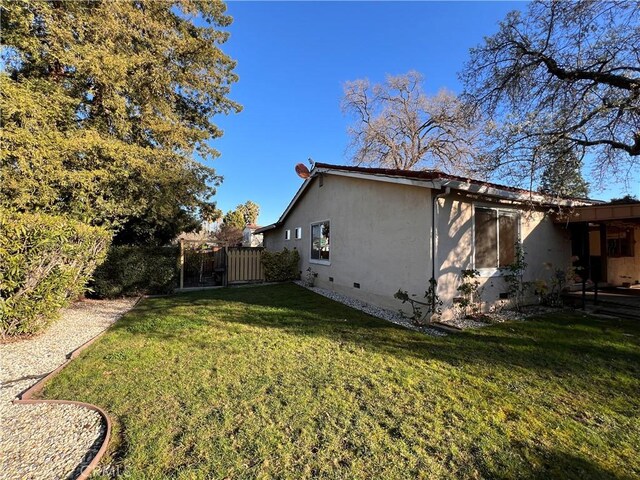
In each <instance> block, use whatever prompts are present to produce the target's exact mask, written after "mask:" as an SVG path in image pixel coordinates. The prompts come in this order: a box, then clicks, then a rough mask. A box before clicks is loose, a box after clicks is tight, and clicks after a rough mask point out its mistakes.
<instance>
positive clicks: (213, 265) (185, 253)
mask: <svg viewBox="0 0 640 480" xmlns="http://www.w3.org/2000/svg"><path fill="white" fill-rule="evenodd" d="M262 251H263V248H256V247H221V246H218V245H215V244H214V243H211V242H203V241H184V240H182V241H181V242H180V284H179V288H180V289H183V288H194V287H195V288H202V287H214V286H223V285H231V284H234V283H253V282H264V280H265V279H264V268H263V267H262Z"/></svg>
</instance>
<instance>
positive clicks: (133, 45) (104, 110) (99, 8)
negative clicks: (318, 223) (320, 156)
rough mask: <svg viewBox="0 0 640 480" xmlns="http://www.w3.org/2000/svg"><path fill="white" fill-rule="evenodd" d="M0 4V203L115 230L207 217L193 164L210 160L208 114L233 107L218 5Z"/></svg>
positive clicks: (206, 193) (205, 170)
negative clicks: (0, 68)
mask: <svg viewBox="0 0 640 480" xmlns="http://www.w3.org/2000/svg"><path fill="white" fill-rule="evenodd" d="M1 8H2V11H1V17H2V25H1V27H2V44H3V46H4V49H3V57H4V58H3V64H4V68H3V71H2V72H1V73H0V82H1V83H0V86H1V94H0V102H1V104H0V107H1V108H2V147H1V152H0V153H1V157H0V175H1V177H2V187H1V189H0V204H2V205H4V206H9V207H12V208H16V209H19V210H41V211H46V212H52V213H63V214H68V215H71V216H74V217H76V218H79V219H82V220H85V221H87V222H90V223H92V224H96V225H107V226H110V227H114V228H116V229H117V228H118V227H119V226H121V225H123V224H131V222H133V223H135V222H136V219H138V220H139V221H140V222H139V224H140V225H142V224H144V223H145V222H152V223H153V222H158V221H160V222H162V221H165V222H171V221H172V218H184V219H185V221H186V222H187V223H188V222H189V221H190V216H191V215H192V214H195V213H203V214H204V215H205V216H206V215H207V214H208V213H209V212H210V211H212V210H213V209H214V205H213V203H212V195H213V194H214V192H215V185H216V184H218V183H219V181H220V178H219V177H218V176H217V175H216V174H215V171H214V170H213V169H211V168H209V167H206V166H205V165H203V164H202V163H199V162H198V161H196V160H195V159H201V160H209V159H212V158H214V157H216V156H217V154H218V153H217V152H216V150H215V149H214V148H212V147H211V145H210V141H211V140H212V139H215V138H217V137H219V136H220V135H221V134H222V132H221V131H220V130H219V129H218V128H217V127H216V125H215V124H214V123H213V117H214V116H215V115H216V114H220V113H229V112H238V111H239V110H240V106H239V105H238V104H237V103H235V102H233V101H232V100H230V99H229V98H228V95H229V92H230V86H231V85H232V84H233V83H234V82H235V81H236V80H237V77H236V74H235V73H234V71H233V69H234V67H235V62H234V61H233V60H232V59H231V58H230V57H229V56H227V55H226V54H225V53H224V52H223V51H222V50H221V49H220V46H221V45H222V44H223V43H224V42H225V41H226V40H227V37H228V33H227V32H226V31H225V28H226V27H228V26H229V25H230V23H231V18H230V17H229V16H227V15H226V14H225V10H226V7H225V5H224V3H222V2H221V1H198V0H183V1H161V2H160V1H144V0H139V1H118V2H112V1H101V0H93V1H58V0H53V1H45V0H26V1H21V2H17V1H15V2H3V4H2V7H1ZM177 209H178V210H179V211H180V212H182V213H188V214H189V215H187V216H185V215H182V214H180V212H177ZM165 227H166V225H164V226H162V225H161V226H160V228H165Z"/></svg>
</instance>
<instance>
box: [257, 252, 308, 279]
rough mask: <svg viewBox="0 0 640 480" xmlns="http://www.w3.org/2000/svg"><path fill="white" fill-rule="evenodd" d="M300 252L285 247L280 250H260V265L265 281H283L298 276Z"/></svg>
mask: <svg viewBox="0 0 640 480" xmlns="http://www.w3.org/2000/svg"><path fill="white" fill-rule="evenodd" d="M299 263H300V254H299V253H298V251H297V250H289V249H287V248H285V249H284V250H282V251H281V252H269V251H267V250H265V251H263V252H262V265H263V266H264V276H265V280H266V281H267V282H285V281H287V280H297V279H298V278H300V270H299V268H298V264H299Z"/></svg>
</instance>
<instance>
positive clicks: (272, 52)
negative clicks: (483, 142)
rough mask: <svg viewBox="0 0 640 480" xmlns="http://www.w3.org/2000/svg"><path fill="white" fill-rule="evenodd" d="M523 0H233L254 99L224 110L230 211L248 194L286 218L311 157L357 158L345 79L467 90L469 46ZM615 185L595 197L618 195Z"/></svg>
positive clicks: (244, 82)
mask: <svg viewBox="0 0 640 480" xmlns="http://www.w3.org/2000/svg"><path fill="white" fill-rule="evenodd" d="M525 8H526V4H525V3H522V2H259V3H258V2H229V3H228V11H229V14H230V15H232V16H233V17H234V23H233V25H232V26H231V27H230V29H229V31H230V32H231V38H230V39H229V41H228V42H227V43H226V44H225V45H224V46H223V50H224V51H225V52H226V53H227V54H229V55H231V57H233V58H234V59H235V60H237V62H238V66H237V69H236V72H237V73H238V75H239V76H240V80H239V82H238V83H237V84H236V85H234V87H233V89H232V94H231V97H232V98H233V99H234V100H236V101H238V102H240V103H241V104H242V105H243V106H244V110H243V111H242V112H241V113H240V114H238V115H233V116H228V117H224V116H218V117H216V119H215V123H216V124H217V125H218V126H219V127H221V128H222V129H223V130H224V131H225V134H224V136H223V137H222V138H221V139H218V140H216V141H215V142H214V143H213V145H214V146H215V148H217V149H218V150H219V151H220V152H221V156H220V157H219V158H218V159H216V160H214V161H213V162H211V165H212V166H214V167H215V168H216V170H217V173H218V174H220V175H222V176H224V182H223V184H222V185H221V186H220V188H219V189H218V193H217V194H216V201H217V203H218V207H219V208H221V209H222V210H223V211H227V210H229V209H231V208H234V207H235V206H236V205H237V204H239V203H244V202H245V201H246V200H253V201H254V202H256V203H258V204H259V205H260V207H261V213H260V217H259V222H260V223H261V224H262V225H266V224H269V223H272V222H274V221H276V220H277V218H278V216H279V215H280V214H281V213H282V211H283V210H284V208H285V207H286V205H287V204H288V203H289V201H290V199H291V197H292V196H293V195H294V193H295V192H296V190H297V189H298V187H299V186H300V183H301V182H302V180H301V179H299V178H298V177H297V176H296V174H295V172H294V166H295V164H296V163H298V162H305V163H306V161H307V159H308V158H309V157H311V158H313V159H314V160H316V161H319V162H326V163H337V164H342V163H349V158H348V156H347V155H346V153H345V149H346V147H347V144H348V137H347V133H346V130H347V126H348V124H349V119H348V118H345V117H344V116H343V115H342V113H341V111H340V100H341V97H342V84H343V83H344V82H345V81H347V80H355V79H358V78H364V77H367V78H369V79H370V80H371V81H373V82H378V81H381V80H383V79H384V77H385V75H386V74H399V73H405V72H407V71H409V70H412V69H413V70H417V71H419V72H421V73H422V74H423V75H424V76H425V89H426V90H427V92H430V93H435V92H437V91H438V90H439V89H440V88H443V87H446V88H448V89H450V90H453V91H454V92H459V91H460V89H461V85H460V83H459V82H458V79H457V72H459V71H460V70H461V69H462V67H463V65H464V63H465V61H466V60H467V58H468V52H469V48H471V47H473V46H475V45H477V44H478V43H480V42H481V41H482V38H483V36H486V35H491V34H493V33H494V32H495V31H496V30H497V28H498V22H499V21H500V20H501V19H503V18H504V16H505V15H506V13H507V12H509V11H510V10H514V9H525ZM622 193H623V192H621V191H619V190H617V189H611V190H608V191H606V192H602V193H600V192H598V193H595V194H594V196H596V197H600V198H609V197H610V196H612V195H614V196H615V195H619V194H622Z"/></svg>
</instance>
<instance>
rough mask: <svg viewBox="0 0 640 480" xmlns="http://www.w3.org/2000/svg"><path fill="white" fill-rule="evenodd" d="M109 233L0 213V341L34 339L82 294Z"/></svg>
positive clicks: (31, 215) (66, 221)
mask: <svg viewBox="0 0 640 480" xmlns="http://www.w3.org/2000/svg"><path fill="white" fill-rule="evenodd" d="M110 242H111V233H110V232H109V231H107V230H105V229H103V228H99V227H92V226H89V225H87V224H85V223H82V222H78V221H76V220H71V219H69V218H67V217H62V216H53V215H46V214H43V213H18V212H15V211H13V210H6V209H2V208H0V335H2V336H3V337H4V336H7V335H12V336H13V335H22V334H34V333H36V332H38V331H39V330H41V329H43V328H44V327H45V326H46V325H47V324H48V323H49V322H50V321H52V320H53V319H55V318H56V317H57V315H58V311H59V309H60V308H61V307H63V306H66V305H67V304H68V302H69V300H73V299H75V298H77V297H79V296H80V295H82V293H83V292H84V291H85V289H86V283H87V280H89V278H90V276H91V273H92V272H93V271H94V269H95V268H96V266H97V265H99V264H100V263H101V262H102V261H103V260H104V257H105V255H106V251H107V249H108V247H109V243H110Z"/></svg>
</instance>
